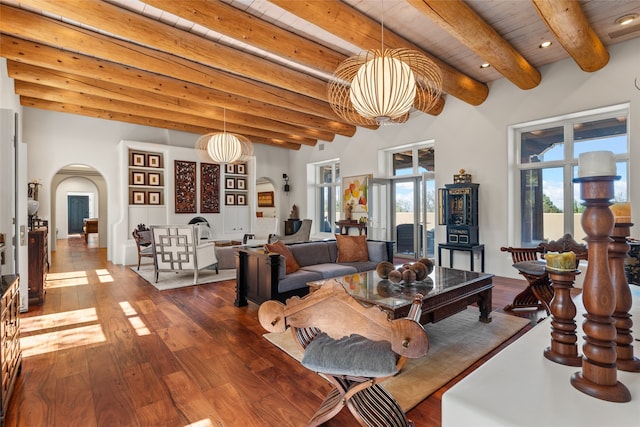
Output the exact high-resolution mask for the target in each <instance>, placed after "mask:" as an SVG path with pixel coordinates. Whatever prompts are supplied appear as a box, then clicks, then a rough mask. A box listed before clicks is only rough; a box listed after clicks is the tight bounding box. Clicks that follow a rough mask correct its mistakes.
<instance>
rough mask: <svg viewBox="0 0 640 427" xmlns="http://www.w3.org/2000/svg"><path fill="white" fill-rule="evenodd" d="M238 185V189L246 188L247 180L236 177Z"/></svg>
mask: <svg viewBox="0 0 640 427" xmlns="http://www.w3.org/2000/svg"><path fill="white" fill-rule="evenodd" d="M236 187H237V188H238V190H245V189H246V188H247V180H246V179H244V178H238V179H236Z"/></svg>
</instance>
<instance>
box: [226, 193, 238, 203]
mask: <svg viewBox="0 0 640 427" xmlns="http://www.w3.org/2000/svg"><path fill="white" fill-rule="evenodd" d="M225 203H226V204H227V205H235V204H236V195H235V194H227V196H226V197H225Z"/></svg>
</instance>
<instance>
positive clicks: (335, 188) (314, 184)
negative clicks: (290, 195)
mask: <svg viewBox="0 0 640 427" xmlns="http://www.w3.org/2000/svg"><path fill="white" fill-rule="evenodd" d="M327 166H331V182H323V181H322V169H323V168H325V167H327ZM336 167H337V168H338V170H339V171H340V159H339V158H336V159H330V160H324V161H321V162H316V163H310V164H309V165H308V167H307V176H308V177H309V184H310V185H309V190H310V191H309V195H310V197H309V198H308V203H309V207H310V212H312V215H311V218H312V220H313V224H314V226H313V232H314V234H316V235H318V236H319V237H322V238H332V237H334V235H335V230H336V226H335V222H336V221H339V220H340V217H339V215H340V213H341V211H342V206H341V203H342V200H341V199H340V198H338V195H339V191H340V188H341V171H340V172H339V173H338V174H337V177H336ZM326 188H329V189H330V191H329V194H330V197H329V201H328V208H329V209H328V211H329V215H328V219H327V221H328V222H329V225H330V226H331V229H332V231H331V232H326V231H323V230H322V225H323V223H324V217H322V214H321V213H320V212H319V211H318V210H319V209H320V207H321V205H322V204H321V202H320V198H321V197H323V191H324V189H326ZM331 196H332V197H333V199H334V200H332V197H331ZM336 204H340V205H339V206H337V208H336Z"/></svg>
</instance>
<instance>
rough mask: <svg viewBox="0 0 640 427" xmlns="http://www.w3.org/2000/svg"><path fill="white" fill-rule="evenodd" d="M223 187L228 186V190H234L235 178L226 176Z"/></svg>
mask: <svg viewBox="0 0 640 427" xmlns="http://www.w3.org/2000/svg"><path fill="white" fill-rule="evenodd" d="M224 188H228V189H230V190H234V189H235V188H236V180H235V178H227V179H226V180H225V182H224Z"/></svg>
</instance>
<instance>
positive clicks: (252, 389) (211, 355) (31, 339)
mask: <svg viewBox="0 0 640 427" xmlns="http://www.w3.org/2000/svg"><path fill="white" fill-rule="evenodd" d="M96 238H97V236H96V235H91V236H90V240H89V244H88V245H86V244H85V242H84V239H83V238H81V237H80V236H78V237H71V238H69V239H67V240H60V241H58V242H57V250H56V251H55V252H53V254H52V259H51V269H50V274H49V276H48V285H47V293H46V299H45V302H44V304H43V305H41V306H32V307H31V308H30V310H29V311H28V312H27V313H23V314H22V315H21V336H22V338H21V343H22V348H23V355H24V359H23V366H22V373H21V374H20V375H19V377H18V381H17V383H16V386H15V390H14V394H13V396H12V399H11V402H10V405H9V409H8V412H7V414H6V419H5V425H6V426H65V427H71V426H82V427H88V426H109V427H111V426H187V425H189V426H243V427H247V426H278V427H280V426H303V425H306V422H307V420H308V419H309V418H310V416H311V415H312V414H313V412H314V411H315V409H316V407H317V406H318V405H319V404H320V402H321V400H322V398H323V396H324V395H325V394H326V393H327V391H328V390H329V387H328V385H327V383H326V382H325V381H324V380H323V379H321V378H320V377H319V376H318V375H316V374H314V373H311V372H309V371H308V370H306V369H305V368H303V367H302V366H301V365H300V364H299V363H298V362H296V361H295V360H293V359H291V358H289V357H283V353H282V352H281V351H280V350H278V349H277V348H276V347H274V346H272V345H271V344H269V343H267V341H266V340H264V339H262V338H261V336H262V334H263V333H264V332H265V331H264V330H263V329H262V328H261V327H260V324H259V323H258V321H257V306H256V305H253V304H250V305H249V306H248V307H244V308H237V307H235V306H234V305H233V300H234V286H235V281H227V282H221V283H215V284H211V285H201V286H194V287H187V288H182V289H176V290H171V291H163V292H159V291H157V290H156V289H155V288H154V287H153V286H151V285H150V284H149V283H147V282H145V281H144V280H143V279H141V278H139V276H137V275H136V274H134V273H133V272H131V271H130V270H129V268H128V267H125V266H121V265H114V264H112V263H110V262H107V261H106V250H105V249H98V248H97V247H96V241H95V239H96ZM494 284H495V288H494V293H493V304H494V309H495V310H497V311H502V307H504V306H505V305H506V304H508V303H510V302H511V300H512V299H513V297H514V296H515V295H516V294H517V293H518V292H519V291H520V290H521V289H522V287H523V286H524V285H525V282H524V280H514V279H507V278H499V277H496V278H495V280H494ZM517 314H518V315H520V316H524V317H528V318H530V319H531V322H532V324H534V323H535V322H537V321H538V319H539V318H540V317H541V316H542V315H543V314H544V312H535V311H531V310H526V311H520V312H519V313H517ZM528 329H529V328H525V330H523V331H522V333H521V334H523V333H526V331H527V330H528ZM515 338H517V336H516V337H514V338H513V339H515ZM513 339H512V340H513ZM508 344H509V342H507V343H505V344H504V345H503V346H502V347H500V348H498V349H496V350H495V351H494V352H493V353H491V354H489V355H487V356H486V357H485V358H483V359H482V360H481V361H479V362H478V363H476V364H475V365H474V366H472V367H470V368H469V369H467V371H465V372H464V373H463V374H462V375H460V376H459V377H458V378H456V379H454V380H453V381H451V383H449V384H447V385H446V386H445V387H443V388H441V389H440V390H438V391H437V392H436V393H434V394H433V395H432V396H430V397H429V398H427V399H426V400H425V401H423V402H422V403H421V404H419V405H418V406H417V407H416V408H414V409H413V410H411V411H410V412H409V417H410V418H411V419H412V420H413V421H414V422H415V423H416V426H440V425H441V409H440V408H441V397H442V394H443V393H444V392H445V391H446V390H447V389H448V388H449V387H451V385H453V384H454V383H456V382H457V381H459V380H460V379H461V378H463V377H464V376H465V375H467V374H468V373H469V372H471V371H472V370H474V369H476V368H477V367H478V366H480V365H481V364H482V363H483V362H484V361H486V360H487V359H488V358H489V357H491V356H492V355H493V354H495V353H496V352H498V351H500V350H501V349H502V348H503V347H504V346H506V345H508ZM326 425H327V426H355V425H357V424H356V422H355V421H354V419H353V418H352V417H351V414H350V413H349V412H348V411H347V410H346V409H345V410H343V411H342V412H341V413H340V414H339V415H338V416H337V417H336V418H335V419H333V420H332V421H330V422H329V423H327V424H326Z"/></svg>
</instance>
